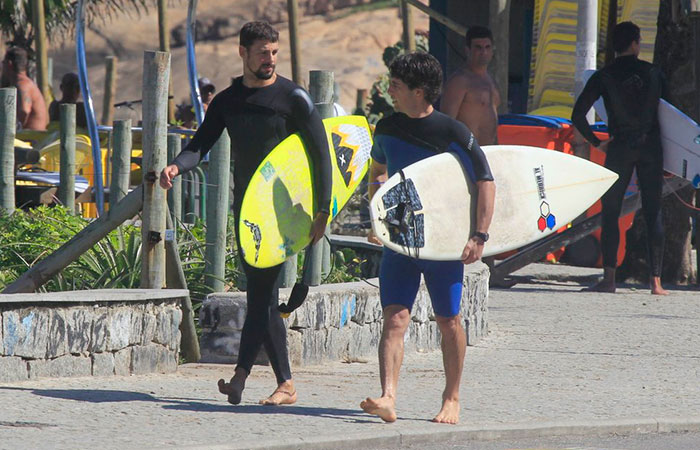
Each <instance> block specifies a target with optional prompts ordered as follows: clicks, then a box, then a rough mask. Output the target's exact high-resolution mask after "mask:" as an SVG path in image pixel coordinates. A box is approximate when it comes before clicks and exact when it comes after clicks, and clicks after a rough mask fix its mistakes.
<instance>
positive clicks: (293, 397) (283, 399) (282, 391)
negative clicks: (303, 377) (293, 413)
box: [260, 381, 297, 406]
mask: <svg viewBox="0 0 700 450" xmlns="http://www.w3.org/2000/svg"><path fill="white" fill-rule="evenodd" d="M296 402H297V391H296V389H294V384H293V383H292V382H291V381H285V382H284V383H282V384H280V385H279V386H277V389H275V392H273V393H272V395H270V396H269V397H267V398H264V399H262V400H260V404H261V405H270V406H279V405H291V404H294V403H296Z"/></svg>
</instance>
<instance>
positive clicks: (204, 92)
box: [175, 77, 216, 128]
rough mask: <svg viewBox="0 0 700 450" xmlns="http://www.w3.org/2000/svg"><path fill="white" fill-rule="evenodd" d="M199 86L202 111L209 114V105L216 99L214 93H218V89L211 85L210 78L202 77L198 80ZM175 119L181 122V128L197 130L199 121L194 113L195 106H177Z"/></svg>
mask: <svg viewBox="0 0 700 450" xmlns="http://www.w3.org/2000/svg"><path fill="white" fill-rule="evenodd" d="M197 84H198V85H199V96H200V98H201V99H202V109H204V112H205V113H206V112H207V109H208V108H209V104H210V103H211V101H212V99H213V98H214V93H215V92H216V87H215V86H214V85H213V84H212V83H211V81H210V80H209V78H206V77H201V78H200V79H198V80H197ZM175 119H176V120H178V121H179V122H181V126H182V127H184V128H195V126H196V124H197V121H196V120H195V119H196V115H195V113H194V106H192V105H191V104H187V103H182V104H180V105H177V110H176V111H175Z"/></svg>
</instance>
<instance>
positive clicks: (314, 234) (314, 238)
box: [309, 212, 328, 245]
mask: <svg viewBox="0 0 700 450" xmlns="http://www.w3.org/2000/svg"><path fill="white" fill-rule="evenodd" d="M327 224H328V213H325V212H319V213H316V217H315V218H314V221H313V223H312V224H311V231H310V232H309V237H310V238H311V245H313V244H315V243H316V242H318V241H319V240H321V238H322V237H323V233H325V232H326V225H327Z"/></svg>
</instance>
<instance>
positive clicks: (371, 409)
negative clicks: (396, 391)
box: [360, 397, 396, 422]
mask: <svg viewBox="0 0 700 450" xmlns="http://www.w3.org/2000/svg"><path fill="white" fill-rule="evenodd" d="M360 408H362V410H363V411H364V412H366V413H367V414H374V415H375V416H379V418H380V419H382V420H383V421H384V422H396V409H395V403H394V399H393V398H391V397H379V398H369V397H367V399H365V400H364V401H363V402H360Z"/></svg>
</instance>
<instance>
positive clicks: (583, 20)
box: [574, 0, 598, 123]
mask: <svg viewBox="0 0 700 450" xmlns="http://www.w3.org/2000/svg"><path fill="white" fill-rule="evenodd" d="M577 17H578V19H577V27H576V72H575V75H574V93H575V95H576V98H578V96H579V95H580V94H581V91H583V86H584V83H583V73H584V72H585V71H586V70H591V69H592V70H595V69H596V68H597V61H596V59H597V58H596V56H597V53H598V0H579V2H578V13H577ZM586 117H587V118H588V122H590V123H593V122H594V121H595V111H594V110H593V108H591V110H590V111H589V112H588V114H587V115H586Z"/></svg>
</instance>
